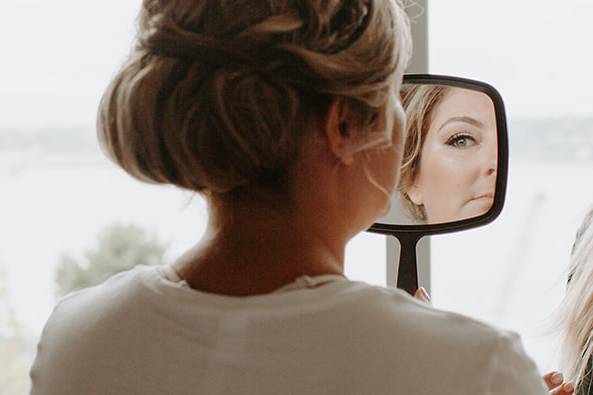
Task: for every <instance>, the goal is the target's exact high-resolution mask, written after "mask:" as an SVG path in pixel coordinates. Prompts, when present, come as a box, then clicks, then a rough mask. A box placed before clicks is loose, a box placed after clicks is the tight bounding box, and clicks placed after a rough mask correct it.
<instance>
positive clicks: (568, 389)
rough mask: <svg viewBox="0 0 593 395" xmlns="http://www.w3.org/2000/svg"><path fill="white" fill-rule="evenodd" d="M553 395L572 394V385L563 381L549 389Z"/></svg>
mask: <svg viewBox="0 0 593 395" xmlns="http://www.w3.org/2000/svg"><path fill="white" fill-rule="evenodd" d="M550 394H553V395H572V394H574V386H573V385H572V383H564V384H562V385H560V386H558V387H557V388H555V389H553V390H552V391H550Z"/></svg>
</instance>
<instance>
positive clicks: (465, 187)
mask: <svg viewBox="0 0 593 395" xmlns="http://www.w3.org/2000/svg"><path fill="white" fill-rule="evenodd" d="M420 155H421V156H420V167H419V171H418V173H417V175H416V178H415V179H414V182H413V185H412V188H411V189H410V191H409V192H408V195H409V196H410V198H411V199H412V201H413V202H414V203H415V204H417V205H423V206H424V210H425V212H426V219H427V221H426V222H427V223H444V222H452V221H459V220H462V219H467V218H472V217H477V216H480V215H482V214H484V213H486V212H487V211H488V210H489V209H490V207H492V204H493V202H494V192H495V188H496V168H497V133H496V117H495V111H494V105H493V103H492V100H491V99H490V98H489V97H488V96H487V95H486V94H484V93H481V92H477V91H473V90H469V89H462V88H450V89H448V91H447V92H446V93H445V95H444V97H443V98H442V99H441V101H440V103H438V104H437V105H436V107H435V108H434V109H433V111H432V114H431V115H430V126H429V128H428V131H427V133H426V136H425V139H424V142H423V144H422V148H421V153H420Z"/></svg>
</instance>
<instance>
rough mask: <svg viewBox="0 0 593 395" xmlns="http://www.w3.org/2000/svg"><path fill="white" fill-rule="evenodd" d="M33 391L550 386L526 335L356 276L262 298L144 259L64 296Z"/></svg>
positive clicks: (539, 390) (518, 389)
mask: <svg viewBox="0 0 593 395" xmlns="http://www.w3.org/2000/svg"><path fill="white" fill-rule="evenodd" d="M31 379H32V394H43V395H52V394H56V395H58V394H59V395H69V394H76V395H80V394H86V395H91V394H142V395H149V394H258V395H266V394H274V395H278V394H373V395H376V394H406V395H407V394H431V395H432V394H455V395H459V394H472V395H475V394H490V395H495V394H505V395H512V394H517V395H518V394H521V395H529V394H538V395H539V394H545V393H547V391H546V390H545V388H544V383H543V380H542V379H541V378H540V376H539V373H538V371H537V369H536V366H535V364H534V363H533V362H532V361H531V360H530V359H529V358H528V357H527V356H526V355H525V353H524V351H523V349H522V346H521V343H520V340H519V338H518V336H517V335H515V334H513V333H509V332H505V331H501V330H498V329H495V328H492V327H490V326H487V325H485V324H483V323H480V322H478V321H475V320H472V319H470V318H467V317H464V316H462V315H459V314H454V313H449V312H444V311H440V310H436V309H434V308H432V307H430V306H428V305H425V304H424V303H422V302H419V301H416V300H415V299H413V298H411V297H410V296H408V295H407V294H406V293H405V292H403V291H400V290H397V289H387V288H382V287H376V286H371V285H368V284H365V283H362V282H355V281H336V282H331V283H328V284H325V285H322V286H320V287H317V288H310V289H301V290H295V291H289V292H283V293H273V294H267V295H259V296H252V297H230V296H221V295H214V294H208V293H204V292H198V291H195V290H193V289H191V288H189V287H187V285H186V284H184V282H176V281H172V280H171V279H170V278H169V277H168V276H166V275H165V272H164V271H163V270H162V268H156V267H147V266H138V267H136V268H134V269H133V270H130V271H128V272H125V273H120V274H118V275H116V276H114V277H112V278H111V279H109V280H107V281H106V282H105V283H103V284H101V285H99V286H96V287H92V288H89V289H86V290H83V291H79V292H76V293H73V294H70V295H68V296H66V297H65V298H63V299H62V300H61V301H60V303H59V304H58V305H57V306H56V308H55V309H54V311H53V313H52V315H51V317H50V318H49V320H48V322H47V324H46V326H45V328H44V330H43V334H42V336H41V340H40V343H39V347H38V352H37V357H36V359H35V362H34V364H33V367H32V370H31Z"/></svg>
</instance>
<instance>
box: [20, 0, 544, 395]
mask: <svg viewBox="0 0 593 395" xmlns="http://www.w3.org/2000/svg"><path fill="white" fill-rule="evenodd" d="M410 50H411V42H410V32H409V25H408V21H407V18H406V15H405V13H404V11H403V10H402V8H401V6H400V5H399V4H398V3H396V2H394V1H392V0H333V1H324V0H233V1H228V0H217V1H207V0H191V1H190V0H183V1H181V0H177V1H174V0H168V1H167V0H144V2H143V4H142V10H141V14H140V18H139V29H138V35H137V41H136V45H135V47H134V48H133V50H132V52H131V54H130V56H129V58H128V59H127V61H126V62H125V64H124V65H123V67H122V69H121V70H120V71H119V72H118V73H117V75H116V76H115V78H114V80H113V82H112V83H111V85H110V86H109V88H108V89H107V91H106V92H105V95H104V97H103V100H102V103H101V107H100V112H99V125H98V131H99V139H100V141H101V144H102V146H103V148H104V150H105V151H106V153H107V155H109V157H111V158H112V159H113V161H114V162H115V163H116V164H118V165H119V166H120V167H122V168H123V169H124V170H125V171H127V172H128V173H129V174H131V175H132V176H134V177H136V178H138V179H140V180H143V181H147V182H151V183H159V184H171V185H175V186H177V187H179V188H183V189H186V190H189V191H194V192H196V193H200V194H201V195H202V196H203V197H204V198H205V199H206V201H207V203H208V208H209V224H208V228H207V231H206V233H205V234H204V236H203V237H202V239H201V240H200V241H199V242H198V243H197V244H196V245H195V246H194V247H193V248H191V249H190V250H189V251H187V252H186V253H185V254H184V255H183V256H181V257H179V259H177V260H176V261H175V262H172V263H171V264H168V265H165V266H163V267H156V268H155V267H148V266H139V267H136V268H135V269H133V270H131V271H128V272H125V273H120V274H118V275H116V276H114V277H112V278H111V279H109V280H107V281H106V282H104V283H103V284H101V285H99V286H96V287H92V288H88V289H85V290H82V291H79V292H76V293H73V294H70V295H68V296H66V297H65V298H63V299H62V300H61V301H60V302H59V303H58V305H57V306H56V308H55V309H54V311H53V313H52V315H51V317H50V318H49V320H48V322H47V324H46V326H45V328H44V331H43V334H42V337H41V340H40V343H39V348H38V353H37V356H36V359H35V363H34V365H33V367H32V370H31V378H32V393H33V394H46V395H47V394H60V395H67V394H195V393H203V394H260V395H261V394H264V395H265V394H297V393H299V394H300V393H302V394H362V393H366V394H393V393H397V394H481V393H488V394H522V395H524V394H541V393H544V392H545V389H544V386H543V381H542V380H541V378H540V377H539V376H538V373H537V369H536V367H535V364H534V363H533V362H532V361H531V360H530V359H529V358H528V357H527V356H526V355H525V353H524V351H523V349H522V347H521V343H520V341H519V339H518V337H517V336H516V335H514V334H511V333H507V332H504V331H500V330H498V329H495V328H492V327H489V326H487V325H484V324H481V323H479V322H476V321H474V320H471V319H469V318H466V317H463V316H460V315H457V314H453V313H447V312H442V311H438V310H435V309H433V308H431V307H430V306H428V305H426V304H424V303H421V302H420V301H418V300H416V299H413V298H411V297H409V296H408V295H407V294H406V293H405V292H403V291H400V290H396V289H386V288H382V287H375V286H371V285H368V284H365V283H362V282H356V281H350V280H348V279H347V278H345V276H344V249H345V246H346V243H347V242H348V240H350V239H351V238H352V237H353V236H355V235H356V234H357V233H359V232H361V231H363V230H365V229H367V228H368V227H369V226H370V225H371V224H372V223H373V222H374V220H375V219H377V218H379V217H380V216H381V215H382V214H383V213H384V212H385V211H386V210H387V209H388V208H389V201H390V196H389V193H390V192H391V191H392V190H394V188H395V186H396V184H397V180H398V175H399V174H398V169H399V165H400V163H401V150H402V146H403V141H404V138H405V135H404V133H405V128H404V115H403V111H402V108H401V104H400V102H399V99H398V96H397V92H398V91H399V88H400V84H401V80H402V73H403V71H404V69H405V67H406V64H407V62H408V59H409V56H410ZM361 264H362V263H361Z"/></svg>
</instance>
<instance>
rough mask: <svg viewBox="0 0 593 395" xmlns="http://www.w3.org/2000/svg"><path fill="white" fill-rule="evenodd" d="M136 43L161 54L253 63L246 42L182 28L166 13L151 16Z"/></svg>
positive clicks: (217, 62)
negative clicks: (148, 26)
mask: <svg viewBox="0 0 593 395" xmlns="http://www.w3.org/2000/svg"><path fill="white" fill-rule="evenodd" d="M138 43H139V46H140V48H144V49H145V50H147V51H149V52H151V53H154V54H156V55H160V56H166V57H173V58H179V59H185V60H190V61H197V62H200V63H210V64H215V65H230V64H237V65H246V66H247V65H253V64H254V62H253V59H252V58H251V57H250V56H249V55H248V54H247V53H246V48H245V45H239V44H237V43H236V42H233V41H231V40H228V39H221V38H214V37H211V36H208V35H205V34H200V33H195V32H192V31H189V30H186V29H183V28H182V27H180V26H178V25H177V24H176V23H175V22H174V21H173V20H171V19H170V18H169V17H167V16H165V15H157V16H154V17H153V18H152V20H151V23H150V28H149V29H147V30H146V31H145V32H144V33H143V34H141V35H140V36H139V38H138Z"/></svg>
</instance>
